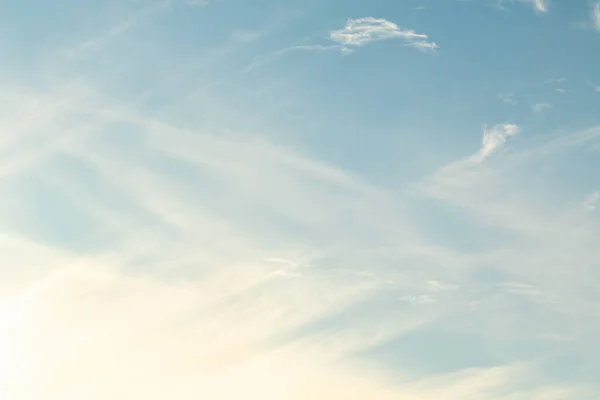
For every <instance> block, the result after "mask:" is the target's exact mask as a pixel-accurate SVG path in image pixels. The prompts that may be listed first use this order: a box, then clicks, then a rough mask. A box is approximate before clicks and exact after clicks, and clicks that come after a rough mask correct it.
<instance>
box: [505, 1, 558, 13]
mask: <svg viewBox="0 0 600 400" xmlns="http://www.w3.org/2000/svg"><path fill="white" fill-rule="evenodd" d="M516 2H519V3H522V4H528V5H529V6H531V7H532V8H533V9H534V11H535V12H536V13H538V14H542V13H547V12H548V11H549V10H550V3H551V0H498V1H497V3H496V6H497V7H499V8H501V9H506V8H505V7H504V4H506V3H516Z"/></svg>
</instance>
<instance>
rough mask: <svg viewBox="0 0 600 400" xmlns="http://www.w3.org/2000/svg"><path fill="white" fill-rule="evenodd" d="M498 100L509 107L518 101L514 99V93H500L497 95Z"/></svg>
mask: <svg viewBox="0 0 600 400" xmlns="http://www.w3.org/2000/svg"><path fill="white" fill-rule="evenodd" d="M498 99H500V101H501V102H503V103H506V104H510V105H517V104H519V101H518V100H517V99H515V94H514V93H500V94H498Z"/></svg>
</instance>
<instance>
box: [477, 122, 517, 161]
mask: <svg viewBox="0 0 600 400" xmlns="http://www.w3.org/2000/svg"><path fill="white" fill-rule="evenodd" d="M518 132H519V127H518V126H517V125H514V124H499V125H494V126H493V127H491V128H490V129H487V128H486V129H485V131H484V133H483V139H482V143H481V149H479V152H477V153H476V154H475V155H473V156H472V157H471V159H472V160H473V161H477V162H482V161H483V160H485V159H486V158H488V157H489V156H491V155H492V154H494V153H495V152H497V151H498V150H500V149H501V148H502V147H503V146H504V144H505V143H506V141H507V140H508V138H510V137H512V136H515V135H516V134H517V133H518Z"/></svg>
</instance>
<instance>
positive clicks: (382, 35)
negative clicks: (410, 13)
mask: <svg viewBox="0 0 600 400" xmlns="http://www.w3.org/2000/svg"><path fill="white" fill-rule="evenodd" d="M329 38H330V39H331V40H332V41H334V42H336V43H340V44H341V45H343V46H365V45H367V44H369V43H373V42H377V41H380V40H389V39H401V40H404V41H405V42H406V45H407V46H411V47H414V48H416V49H419V50H424V51H425V50H437V49H438V48H439V46H438V45H437V44H436V43H435V42H432V41H430V40H429V37H428V36H427V35H425V34H422V33H416V32H415V31H413V30H408V29H403V28H400V27H399V26H398V25H396V24H395V23H393V22H390V21H388V20H386V19H383V18H373V17H365V18H358V19H349V20H348V22H347V23H346V26H345V27H344V28H342V29H339V30H334V31H331V32H330V33H329Z"/></svg>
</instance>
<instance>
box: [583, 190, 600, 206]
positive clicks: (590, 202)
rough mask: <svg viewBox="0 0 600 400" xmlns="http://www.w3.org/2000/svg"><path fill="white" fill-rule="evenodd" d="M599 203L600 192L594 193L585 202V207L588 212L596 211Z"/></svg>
mask: <svg viewBox="0 0 600 400" xmlns="http://www.w3.org/2000/svg"><path fill="white" fill-rule="evenodd" d="M598 201H600V192H594V193H592V194H591V195H590V197H588V198H587V199H586V200H585V201H584V202H583V206H584V207H585V208H587V209H588V210H591V211H594V210H595V209H596V203H597V202H598Z"/></svg>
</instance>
